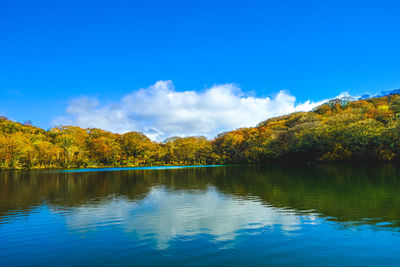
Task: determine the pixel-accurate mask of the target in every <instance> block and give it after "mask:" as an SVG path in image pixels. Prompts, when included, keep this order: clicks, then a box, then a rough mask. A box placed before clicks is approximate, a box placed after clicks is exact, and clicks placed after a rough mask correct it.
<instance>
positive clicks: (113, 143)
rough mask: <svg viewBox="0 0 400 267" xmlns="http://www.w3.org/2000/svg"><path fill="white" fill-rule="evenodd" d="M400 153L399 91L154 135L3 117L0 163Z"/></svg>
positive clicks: (248, 160) (73, 164)
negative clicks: (221, 127)
mask: <svg viewBox="0 0 400 267" xmlns="http://www.w3.org/2000/svg"><path fill="white" fill-rule="evenodd" d="M399 159H400V95H399V94H389V95H386V96H382V97H375V98H366V99H360V100H356V101H352V100H350V99H348V98H342V99H334V100H331V101H329V102H327V103H325V104H323V105H321V106H319V107H317V108H315V109H314V110H312V111H310V112H296V113H292V114H289V115H285V116H281V117H276V118H271V119H268V120H266V121H263V122H261V123H259V124H258V125H257V126H256V127H249V128H240V129H237V130H234V131H230V132H225V133H221V134H219V135H218V136H217V137H215V138H214V139H213V140H208V139H207V138H205V137H203V136H193V137H171V138H168V139H166V140H165V141H163V142H154V141H151V140H150V139H149V138H148V137H146V136H145V135H144V134H142V133H139V132H128V133H124V134H117V133H111V132H108V131H104V130H101V129H96V128H90V129H82V128H80V127H74V126H58V127H54V128H51V129H49V130H44V129H41V128H38V127H34V126H32V125H31V124H30V123H29V122H28V123H24V124H22V123H18V122H14V121H11V120H8V119H7V118H5V117H0V168H1V169H42V168H82V167H85V168H90V167H102V166H110V167H111V166H113V167H117V166H118V167H124V166H126V167H133V166H156V165H157V166H158V165H202V164H264V163H268V162H274V161H278V162H308V163H310V162H332V161H335V162H339V161H396V160H399Z"/></svg>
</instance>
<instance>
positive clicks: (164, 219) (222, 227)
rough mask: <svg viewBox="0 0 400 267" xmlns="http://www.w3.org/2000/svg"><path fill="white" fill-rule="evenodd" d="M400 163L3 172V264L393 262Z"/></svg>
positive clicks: (399, 257) (399, 215)
mask: <svg viewBox="0 0 400 267" xmlns="http://www.w3.org/2000/svg"><path fill="white" fill-rule="evenodd" d="M399 207H400V167H399V166H396V165H390V164H380V165H315V166H282V165H280V166H218V168H210V167H207V166H203V167H198V166H195V167H194V166H191V167H190V168H184V167H178V168H173V167H167V168H165V167H163V168H159V167H156V168H155V167H151V168H145V169H125V168H124V169H122V170H121V169H90V170H75V171H72V172H71V170H69V171H68V172H54V171H53V172H49V171H3V172H0V265H1V266H32V265H36V266H60V265H61V266H71V265H72V266H93V265H96V266H111V265H112V266H126V265H134V266H144V265H146V266H148V265H149V266H158V265H168V266H188V265H190V266H192V265H194V266H209V265H220V266H243V265H250V266H259V265H296V266H337V265H343V266H377V265H378V266H379V265H387V266H397V265H399V264H400V253H399V245H400V231H399V230H400V209H399Z"/></svg>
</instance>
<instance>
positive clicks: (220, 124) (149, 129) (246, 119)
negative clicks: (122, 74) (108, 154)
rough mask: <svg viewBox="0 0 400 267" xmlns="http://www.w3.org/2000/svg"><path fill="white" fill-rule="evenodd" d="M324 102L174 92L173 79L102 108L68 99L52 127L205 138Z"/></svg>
mask: <svg viewBox="0 0 400 267" xmlns="http://www.w3.org/2000/svg"><path fill="white" fill-rule="evenodd" d="M325 101H326V100H322V101H318V102H312V101H306V102H304V103H296V98H295V97H294V96H293V95H291V94H290V93H289V92H287V91H285V90H282V91H280V92H279V93H278V94H276V95H275V96H274V97H272V98H269V97H264V98H263V97H254V96H249V95H246V94H244V93H242V91H241V90H240V88H238V87H237V86H236V85H234V84H221V85H214V86H212V87H210V88H208V89H206V90H204V91H202V92H196V91H189V90H188V91H182V92H181V91H176V90H175V88H174V85H173V83H172V81H158V82H156V83H155V84H153V85H151V86H149V87H148V88H143V89H139V90H137V91H134V92H132V93H130V94H128V95H126V96H124V97H123V98H122V99H121V100H120V101H118V102H115V103H112V104H105V105H101V104H100V103H99V101H98V100H97V99H96V98H90V97H81V98H77V99H74V100H73V101H71V103H70V104H69V106H68V107H67V109H66V113H65V115H64V116H62V117H58V118H56V119H54V120H53V124H55V125H59V124H62V125H76V126H80V127H84V128H92V127H93V128H101V129H104V130H109V131H112V132H118V133H125V132H129V131H140V132H143V133H144V134H146V135H147V136H149V137H150V138H151V139H152V140H157V141H162V140H164V139H165V138H167V137H171V136H191V135H205V136H207V137H209V138H213V137H215V136H216V135H217V134H218V133H220V132H223V131H228V130H234V129H236V128H240V127H250V126H255V125H257V124H258V123H259V122H261V121H263V120H266V119H268V118H271V117H274V116H279V115H284V114H288V113H291V112H294V111H309V110H311V109H313V108H314V107H316V106H318V105H320V104H322V103H323V102H325Z"/></svg>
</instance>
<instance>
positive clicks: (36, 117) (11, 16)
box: [0, 0, 400, 140]
mask: <svg viewBox="0 0 400 267" xmlns="http://www.w3.org/2000/svg"><path fill="white" fill-rule="evenodd" d="M399 10H400V2H399V1H340V0H337V1H306V0H305V1H285V0H281V1H266V0H265V1H251V0H247V1H232V0H231V1H217V0H214V1H207V0H205V1H195V0H193V1H174V0H170V1H152V0H147V1H133V0H131V1H118V0H114V1H101V0H97V1H89V0H88V1H74V0H69V1H62V0H60V1H41V0H37V1H19V0H2V1H0V115H4V116H6V117H8V118H10V119H12V120H15V121H19V122H24V121H27V120H30V121H32V123H33V125H35V126H39V127H42V128H45V129H47V128H50V127H52V126H55V125H60V124H63V125H65V124H71V125H77V126H81V127H98V128H102V129H106V130H110V131H113V132H120V133H123V132H127V131H142V132H144V133H145V134H147V135H148V136H149V137H151V138H152V139H153V140H162V139H164V138H166V137H169V136H174V135H178V136H186V135H206V136H207V137H209V138H212V137H213V136H215V135H216V134H218V133H219V132H221V131H227V130H232V129H236V128H239V127H247V126H255V125H256V124H257V123H258V122H260V121H263V120H265V119H267V118H269V117H271V116H277V115H282V114H287V113H290V112H293V111H301V110H310V109H312V108H313V107H315V106H317V105H319V104H321V103H323V101H326V100H328V99H331V98H334V97H337V96H339V95H351V96H358V95H363V94H365V93H370V94H374V93H379V92H380V91H382V90H391V89H397V88H400V75H399V74H400V64H399V62H400V49H399V47H400V30H399V29H400V20H399V19H398V14H399Z"/></svg>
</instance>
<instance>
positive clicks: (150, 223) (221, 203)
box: [66, 187, 313, 249]
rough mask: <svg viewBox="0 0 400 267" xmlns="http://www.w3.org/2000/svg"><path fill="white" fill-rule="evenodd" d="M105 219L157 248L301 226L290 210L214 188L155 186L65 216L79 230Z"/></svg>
mask: <svg viewBox="0 0 400 267" xmlns="http://www.w3.org/2000/svg"><path fill="white" fill-rule="evenodd" d="M308 217H309V218H313V216H308ZM104 222H108V223H112V224H114V225H116V224H118V225H119V227H121V228H122V229H123V231H124V232H126V233H132V232H135V233H136V234H137V235H138V236H139V237H140V238H146V237H147V236H149V235H152V237H153V238H154V239H155V240H156V241H157V247H158V248H159V249H165V248H167V247H168V242H169V241H171V240H173V239H174V238H176V237H183V236H185V237H190V236H195V235H199V234H208V235H210V236H211V237H212V238H213V239H215V240H234V239H235V237H236V235H237V232H238V231H239V230H245V229H257V228H263V227H266V226H268V227H279V229H280V230H281V231H283V232H284V233H287V234H289V233H290V232H292V231H295V230H298V228H299V227H300V218H299V216H296V215H295V214H294V213H293V212H290V211H282V210H280V209H276V208H273V207H268V206H264V205H262V204H261V203H260V202H258V201H251V200H244V199H235V198H232V197H229V196H225V195H222V194H221V193H218V191H216V189H215V188H214V187H210V188H208V189H207V190H205V191H191V192H174V191H172V192H168V191H167V190H165V188H162V187H155V188H153V189H152V190H151V191H150V192H149V193H148V195H147V196H146V198H145V199H143V200H140V201H138V202H137V203H132V202H129V201H128V200H127V199H125V198H118V199H111V200H104V201H102V203H99V204H97V205H92V206H83V207H79V208H77V209H76V210H74V213H73V215H71V216H68V218H67V219H66V224H67V227H68V228H69V229H71V230H75V231H78V232H82V231H91V230H96V227H97V226H98V225H100V224H103V223H104Z"/></svg>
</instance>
